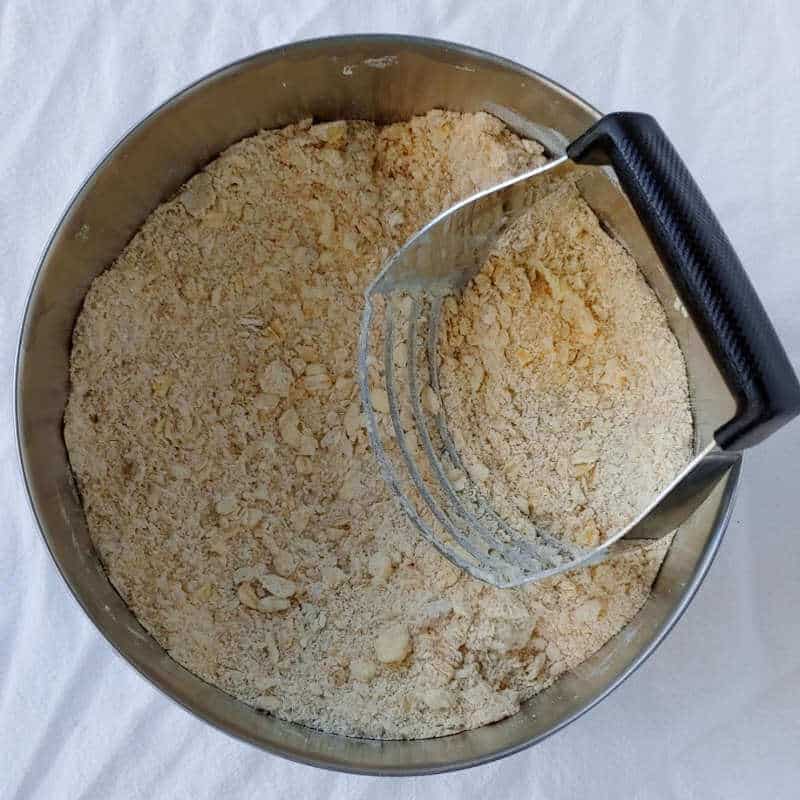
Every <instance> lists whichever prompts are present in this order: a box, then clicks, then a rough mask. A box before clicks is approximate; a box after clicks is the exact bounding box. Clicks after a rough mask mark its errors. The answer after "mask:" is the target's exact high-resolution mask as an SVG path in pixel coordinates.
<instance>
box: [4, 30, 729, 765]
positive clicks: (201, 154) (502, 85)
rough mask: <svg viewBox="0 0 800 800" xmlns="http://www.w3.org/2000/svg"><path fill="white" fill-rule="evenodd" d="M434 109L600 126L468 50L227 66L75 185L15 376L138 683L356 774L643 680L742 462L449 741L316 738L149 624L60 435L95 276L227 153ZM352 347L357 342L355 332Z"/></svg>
mask: <svg viewBox="0 0 800 800" xmlns="http://www.w3.org/2000/svg"><path fill="white" fill-rule="evenodd" d="M431 108H448V109H453V110H460V111H478V110H490V111H494V112H495V113H499V114H501V115H502V116H504V117H505V119H506V121H507V122H509V123H511V124H512V125H517V127H521V128H523V129H525V127H526V123H527V122H529V121H532V122H534V123H536V124H538V125H539V126H544V128H545V129H550V130H551V131H552V132H555V137H554V141H557V140H558V139H559V134H560V135H561V137H566V138H567V139H571V138H573V137H575V136H576V135H577V134H579V133H580V132H581V131H583V130H584V129H585V128H587V127H588V126H589V125H590V124H591V123H592V122H594V121H595V120H596V119H597V118H598V117H599V113H598V112H597V111H596V110H595V109H594V108H592V107H591V106H589V105H588V104H587V103H585V102H584V101H583V100H581V99H580V98H579V97H577V96H576V95H574V94H572V93H571V92H568V91H567V90H566V89H564V88H562V87H561V86H558V85H557V84H555V83H553V82H552V81H550V80H548V79H547V78H544V77H543V76H541V75H538V74H536V73H535V72H532V71H531V70H528V69H526V68H524V67H521V66H519V65H517V64H513V63H511V62H509V61H506V60H504V59H501V58H498V57H497V56H494V55H490V54H488V53H483V52H480V51H477V50H473V49H471V48H467V47H462V46H460V45H454V44H449V43H447V42H439V41H434V40H429V39H416V38H408V37H400V36H347V37H337V38H331V39H319V40H315V41H308V42H301V43H298V44H293V45H289V46H286V47H280V48H276V49H274V50H269V51H267V52H264V53H261V54H259V55H256V56H253V57H252V58H248V59H246V60H244V61H240V62H237V63H235V64H232V65H231V66H229V67H225V68H224V69H222V70H220V71H219V72H216V73H214V74H213V75H210V76H209V77H207V78H204V79H202V80H200V81H198V82H197V83H195V84H194V85H192V86H190V87H189V88H188V89H186V90H184V91H183V92H181V93H180V94H178V95H177V96H175V97H173V98H172V99H171V100H169V101H167V102H166V103H165V104H164V105H162V106H161V107H160V108H158V109H157V110H156V111H154V112H153V113H152V114H150V116H148V117H147V118H146V119H145V120H144V121H143V122H141V123H140V124H139V125H138V126H136V127H135V128H134V129H133V130H132V131H131V132H130V133H129V134H128V135H127V136H125V138H123V139H122V140H121V141H120V142H119V144H117V145H116V147H114V148H113V149H112V150H111V152H110V153H109V154H108V155H107V156H106V158H105V159H104V160H103V161H102V162H101V163H100V165H99V166H98V167H97V169H96V170H95V171H94V172H93V173H92V175H91V176H90V177H89V179H88V180H87V181H86V183H85V184H84V185H83V186H82V187H81V188H80V190H79V191H78V193H77V194H76V196H75V198H74V199H73V201H72V203H71V204H70V206H69V208H68V209H67V211H66V213H65V214H64V217H63V218H62V219H61V221H60V222H59V224H58V226H57V228H56V230H55V232H54V234H53V236H52V238H51V240H50V242H49V244H48V246H47V249H46V251H45V254H44V256H43V258H42V261H41V264H40V265H39V269H38V271H37V273H36V277H35V280H34V283H33V287H32V289H31V294H30V298H29V301H28V305H27V309H26V312H25V318H24V321H23V325H22V332H21V336H20V343H19V352H18V358H17V370H16V425H17V436H18V442H19V451H20V458H21V462H22V470H23V474H24V479H25V482H26V484H27V489H28V493H29V496H30V501H31V506H32V508H33V512H34V514H35V516H36V519H37V522H38V524H39V527H40V528H41V531H42V534H43V536H44V538H45V541H46V542H47V546H48V547H49V549H50V552H51V554H52V556H53V559H54V560H55V562H56V564H57V566H58V568H59V570H60V571H61V574H62V575H63V576H64V579H65V580H66V582H67V584H68V585H69V587H70V589H71V590H72V592H73V594H74V595H75V597H76V598H77V600H78V602H79V603H80V604H81V606H82V607H83V609H84V611H85V612H86V613H87V614H88V615H89V617H90V618H91V619H92V621H93V622H94V624H95V625H96V626H97V627H98V629H99V630H100V632H101V633H102V634H103V635H104V636H105V637H106V638H107V639H108V641H109V642H111V644H112V645H113V646H114V647H115V648H116V649H117V650H118V651H119V653H121V654H122V655H123V656H124V657H125V658H126V659H127V660H128V661H129V662H130V663H131V664H132V665H133V666H134V667H135V668H136V669H137V670H139V672H140V673H141V674H142V675H144V676H145V677H146V678H148V679H149V680H150V681H151V682H152V683H153V684H155V685H156V686H157V687H159V688H160V689H161V690H162V691H164V692H165V693H166V694H168V695H169V696H170V697H172V698H173V699H174V700H176V701H177V702H179V703H180V704H181V705H183V706H184V707H185V708H187V709H189V710H190V711H192V712H193V713H194V714H196V715H197V716H198V717H201V718H202V719H204V720H206V721H208V722H210V723H212V724H213V725H215V726H217V727H218V728H220V729H221V730H223V731H226V732H227V733H230V734H233V735H234V736H237V737H239V738H241V739H243V740H245V741H248V742H251V743H252V744H255V745H257V746H258V747H261V748H263V749H265V750H268V751H270V752H272V753H276V754H279V755H282V756H285V757H287V758H290V759H293V760H295V761H300V762H304V763H307V764H313V765H316V766H322V767H329V768H333V769H339V770H345V771H349V772H364V773H374V774H381V775H404V774H419V773H426V772H436V771H441V770H452V769H459V768H462V767H467V766H470V765H474V764H479V763H482V762H485V761H490V760H492V759H495V758H499V757H501V756H505V755H509V754H510V753H514V752H516V751H518V750H521V749H522V748H525V747H529V746H530V745H532V744H535V743H537V742H539V741H541V740H542V739H544V738H545V737H546V736H548V735H550V734H551V733H553V732H555V731H557V730H559V729H560V728H562V727H564V726H565V725H567V724H569V723H570V722H572V721H573V720H575V719H576V718H577V717H579V716H580V715H581V714H583V713H584V712H585V711H587V710H588V709H589V708H591V707H592V706H593V705H594V704H595V703H597V702H598V701H600V700H601V699H602V698H603V697H605V696H606V695H607V694H608V693H609V692H611V690H612V689H614V688H615V687H617V686H618V685H619V684H620V683H621V682H622V681H623V680H624V679H625V678H626V677H627V676H628V675H630V674H631V672H633V670H635V669H636V668H637V667H638V666H639V665H640V664H641V663H642V662H643V661H644V660H645V659H646V658H647V657H648V656H649V655H650V654H651V653H652V652H653V650H654V649H655V648H656V646H657V645H658V644H659V643H660V642H661V641H662V640H663V638H664V637H665V636H666V634H667V633H668V631H669V630H670V628H671V627H672V625H674V624H675V622H676V620H677V619H678V617H680V615H681V614H682V612H683V611H684V609H685V608H686V606H687V605H688V603H689V601H690V600H691V598H692V596H693V595H694V593H695V591H696V590H697V588H698V586H699V584H700V582H701V581H702V579H703V576H704V575H705V573H706V571H707V569H708V567H709V564H710V563H711V560H712V559H713V557H714V554H715V552H716V550H717V547H718V546H719V543H720V540H721V538H722V535H723V532H724V530H725V526H726V524H727V522H728V517H729V515H730V511H731V502H732V498H733V494H734V490H735V487H736V484H737V482H738V477H739V469H738V464H737V465H736V466H735V467H734V468H733V469H732V470H731V472H730V473H729V474H728V476H727V477H726V478H725V479H724V480H723V481H722V482H721V483H720V485H719V486H718V487H717V488H716V490H715V491H714V493H713V494H712V496H711V497H710V498H709V500H708V501H707V502H706V503H705V504H704V505H703V506H702V507H701V508H700V509H699V510H698V511H697V512H696V513H695V514H694V516H693V517H692V519H691V520H690V521H689V523H687V524H686V525H684V527H683V528H682V530H681V532H680V535H679V536H678V537H677V538H676V540H675V543H674V544H673V546H672V548H671V549H670V551H669V554H668V556H667V558H666V561H665V562H664V565H663V567H662V569H661V571H660V573H659V575H658V578H657V580H656V583H655V586H654V587H653V593H652V595H651V597H650V599H649V600H648V601H647V603H646V605H645V606H644V608H643V609H642V611H641V612H640V613H639V615H638V616H637V617H636V618H635V619H634V620H633V622H632V623H631V624H630V625H628V626H627V627H626V628H625V629H624V631H623V632H622V633H620V634H619V635H618V636H616V637H614V638H613V639H612V640H611V641H609V642H608V643H607V644H606V645H605V646H604V647H603V648H602V649H601V650H600V651H599V652H597V653H596V654H595V655H594V656H592V657H591V658H590V659H588V660H587V661H586V662H584V663H583V664H582V665H581V666H579V667H578V668H577V669H575V670H574V671H573V672H571V673H569V674H567V675H565V676H563V677H562V678H561V679H560V680H559V681H558V682H557V683H556V684H555V685H553V686H552V687H550V688H549V689H547V690H546V691H544V692H542V693H541V694H539V695H537V696H536V697H534V698H533V699H532V700H530V701H529V702H528V703H526V704H525V705H524V707H523V708H522V710H521V711H520V712H519V713H518V714H516V715H515V716H513V717H511V718H509V719H506V720H503V721H502V722H498V723H495V724H493V725H489V726H486V727H483V728H480V729H478V730H474V731H469V732H466V733H459V734H456V735H453V736H448V737H444V738H441V739H429V740H422V741H408V742H401V741H387V742H378V741H370V740H363V739H349V738H346V737H343V736H335V735H331V734H325V733H319V732H317V731H314V730H311V729H309V728H305V727H302V726H299V725H295V724H291V723H286V722H281V721H279V720H277V719H275V718H273V717H271V716H269V715H267V714H264V713H261V712H258V711H255V710H254V709H252V708H250V707H249V706H246V705H244V704H243V703H241V702H239V701H237V700H235V699H234V698H232V697H230V696H229V695H227V694H225V693H224V692H222V691H220V690H219V689H216V688H215V687H213V686H210V685H209V684H207V683H205V682H203V681H202V680H200V679H199V678H197V677H195V676H194V675H192V674H191V673H190V672H188V671H187V670H185V669H183V668H182V667H181V666H179V665H178V664H176V663H175V662H174V661H173V660H172V659H171V658H170V657H169V656H168V655H167V654H166V653H165V651H164V650H163V649H162V648H161V647H160V645H158V644H157V643H156V642H155V640H154V639H152V638H151V637H150V636H149V635H148V634H147V633H146V632H145V630H144V629H143V628H142V627H141V626H140V625H139V623H138V622H137V621H136V619H135V617H134V616H133V615H132V614H131V612H130V611H129V610H128V608H127V607H126V606H125V604H124V603H123V602H122V600H121V598H120V597H119V595H118V594H117V593H116V591H115V590H114V589H113V587H112V586H111V584H110V583H109V582H108V579H107V578H106V575H105V573H104V572H103V569H102V567H101V566H100V563H99V561H98V559H97V556H96V555H95V552H94V550H93V548H92V544H91V541H90V539H89V535H88V532H87V529H86V521H85V518H84V514H83V511H82V509H81V504H80V500H79V497H78V494H77V492H76V489H75V485H74V483H73V479H72V474H71V471H70V467H69V462H68V459H67V453H66V450H65V446H64V441H63V437H62V415H63V412H64V406H65V402H66V398H67V392H68V388H69V369H68V363H69V350H70V342H71V334H72V327H73V324H74V322H75V318H76V316H77V314H78V311H79V309H80V307H81V303H82V302H83V298H84V295H85V294H86V290H87V289H88V287H89V285H90V283H91V282H92V280H93V279H94V278H95V277H96V276H97V275H98V274H99V273H101V272H102V271H103V270H104V269H105V268H106V267H107V266H108V265H109V264H110V263H111V262H112V260H113V259H114V258H115V257H116V256H117V255H118V254H119V252H120V251H121V250H122V249H123V247H124V246H125V244H126V243H127V242H128V240H129V239H130V238H131V236H132V234H133V233H134V232H135V231H136V229H137V228H138V227H139V226H140V225H141V224H142V222H144V220H145V218H146V217H147V216H148V214H150V212H151V211H152V210H153V209H154V208H155V207H156V206H157V205H158V204H159V203H161V202H162V201H163V200H165V199H166V198H167V197H169V196H170V195H171V194H172V193H173V192H174V191H175V190H176V189H177V188H178V187H179V186H180V185H181V183H183V181H185V180H186V179H187V178H188V177H189V176H190V175H191V174H192V173H194V172H195V171H196V170H198V169H199V168H200V167H202V166H203V165H204V164H205V163H206V162H208V161H209V160H210V159H211V158H213V157H214V156H216V155H217V154H218V153H219V152H220V151H221V150H223V149H224V148H225V147H227V146H228V145H230V144H231V143H233V142H235V141H237V140H238V139H241V138H242V137H244V136H247V135H248V134H252V133H254V132H255V131H257V130H258V129H261V128H275V127H278V126H282V125H285V124H287V123H290V122H293V121H296V120H298V119H301V118H303V117H308V116H313V117H314V118H315V119H317V120H330V119H341V118H356V119H370V120H375V121H376V122H388V121H394V120H401V119H406V118H408V117H410V116H412V115H413V114H417V113H421V112H424V111H427V110H428V109H431ZM354 335H355V332H354Z"/></svg>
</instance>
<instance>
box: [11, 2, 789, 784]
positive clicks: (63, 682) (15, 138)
mask: <svg viewBox="0 0 800 800" xmlns="http://www.w3.org/2000/svg"><path fill="white" fill-rule="evenodd" d="M645 6H647V8H648V9H649V10H647V11H645V10H644V7H645ZM799 8H800V7H798V5H797V4H796V3H794V2H793V0H785V2H775V1H774V0H765V1H764V2H755V0H754V2H738V3H737V2H732V1H731V0H719V1H718V2H713V1H712V0H706V1H705V2H703V3H685V2H674V1H671V2H667V1H666V0H665V1H664V2H648V3H639V2H635V0H626V1H624V2H623V0H591V1H589V0H584V1H581V0H549V1H548V2H530V3H525V2H514V1H512V0H509V1H508V2H498V1H497V0H493V2H491V3H490V2H488V1H487V0H484V1H483V2H481V3H477V2H475V3H472V4H469V3H468V2H464V0H462V2H453V0H421V1H419V2H417V0H395V2H391V3H388V2H387V3H380V2H374V0H339V2H331V1H330V0H295V1H294V2H286V3H281V2H274V0H273V2H270V0H264V1H263V2H246V1H245V0H241V1H240V2H224V0H215V2H209V1H208V0H170V2H163V1H161V0H147V1H146V2H145V1H144V0H139V2H121V1H120V2H113V3H111V2H96V3H80V2H57V1H56V0H49V1H47V0H39V1H38V2H36V0H0V281H1V282H2V286H3V291H2V292H0V330H2V336H0V343H1V344H0V373H1V374H2V380H0V400H1V401H2V411H3V414H4V417H3V424H2V426H0V498H2V508H3V517H4V519H3V529H2V534H1V535H0V796H2V797H4V798H5V797H18V798H33V797H37V798H72V797H86V798H119V797H143V798H144V797H158V798H173V797H174V798H188V797H191V798H233V797H240V796H259V797H270V798H274V800H280V799H281V798H291V799H292V800H294V798H298V797H331V798H360V797H364V798H377V797H379V798H395V797H397V798H400V797H404V798H415V797H420V798H422V797H425V798H449V797H453V798H455V797H458V798H472V797H475V798H478V797H487V796H489V797H531V798H532V797H536V798H560V797H579V796H588V797H592V798H597V800H601V799H602V798H607V797H615V798H617V797H619V798H695V797H697V798H715V797H724V798H728V800H733V798H754V797H765V798H767V797H769V798H789V797H797V796H798V793H799V792H800V786H798V784H800V719H799V718H800V603H799V602H798V600H800V578H799V577H798V575H800V542H799V541H798V534H799V533H800V526H798V522H797V510H796V509H797V502H798V475H799V470H798V463H800V423H798V424H795V425H794V426H792V427H791V428H790V429H788V430H787V431H785V433H783V434H781V435H780V436H776V437H775V438H774V439H773V440H771V441H769V442H768V443H766V444H764V445H763V446H762V447H760V448H759V449H758V450H757V451H755V452H753V453H752V455H751V456H750V457H749V458H748V460H747V462H746V467H745V474H744V479H743V485H742V489H741V492H740V495H739V499H738V502H737V505H736V509H735V512H734V515H733V520H732V522H731V525H730V529H729V532H728V535H727V539H726V541H725V542H724V544H723V547H722V550H721V552H720V555H719V557H718V559H717V561H716V563H715V564H714V566H713V568H712V571H711V574H710V576H709V578H708V580H707V581H706V582H705V584H704V585H703V587H702V589H701V590H700V592H699V594H698V596H697V598H696V599H695V601H694V603H693V604H692V606H691V608H690V609H689V611H688V612H687V614H686V616H685V617H684V618H683V620H682V621H681V622H680V623H679V625H678V626H677V628H676V629H675V631H674V632H673V633H672V634H671V635H670V637H669V638H668V640H667V641H666V643H665V644H664V645H663V646H662V647H661V649H660V650H659V651H658V653H657V654H656V656H655V657H654V658H653V659H651V660H650V661H649V662H648V663H647V664H646V665H645V666H644V667H643V668H642V669H641V670H639V671H638V672H637V673H636V674H635V675H634V676H633V677H632V678H631V679H630V680H629V681H628V682H627V683H626V684H625V685H624V686H623V687H622V688H621V689H620V690H618V691H617V692H616V693H614V694H613V695H612V696H611V697H610V698H608V699H607V700H606V701H604V702H603V703H602V704H601V705H600V706H599V707H597V708H596V709H595V710H593V711H592V712H590V713H589V714H588V715H587V716H585V717H584V718H583V719H581V720H580V721H579V722H578V723H576V724H575V725H573V726H571V727H570V728H568V729H567V730H565V731H563V732H561V733H559V734H557V735H556V736H554V737H552V738H550V739H549V740H547V741H546V742H545V743H543V744H541V745H540V746H538V747H536V748H535V749H533V750H528V751H527V752H523V753H521V754H519V755H517V756H515V757H512V758H509V759H506V760H503V761H501V762H499V763H495V764H491V765H488V766H485V767H480V768H476V769H473V770H469V771H468V772H462V773H456V774H450V775H443V776H434V777H427V778H416V779H389V780H381V779H377V778H367V777H353V776H346V775H340V774H334V773H330V772H324V771H321V770H316V769H312V768H309V767H304V766H299V765H296V764H291V763H289V762H287V761H284V760H282V759H279V758H275V757H272V756H269V755H266V754H264V753H262V752H259V751H258V750H256V749H254V748H252V747H249V746H247V745H244V744H241V743H239V742H237V741H234V740H233V739H231V738H228V737H227V736H225V735H223V734H221V733H218V732H217V731H215V730H213V729H212V728H210V727H209V726H207V725H205V724H203V723H202V722H199V721H198V720H196V719H194V718H193V717H191V716H190V715H189V714H187V713H186V712H184V711H183V710H181V709H180V708H178V707H177V706H176V705H174V704H173V703H172V702H171V701H169V700H167V699H166V698H164V697H162V696H161V695H160V694H159V693H158V692H157V691H156V690H155V689H153V688H152V687H151V686H150V685H149V684H148V683H147V682H146V681H145V680H144V679H142V678H141V677H139V676H138V675H137V674H136V673H135V672H134V671H133V670H132V669H131V668H130V667H129V666H127V664H125V663H124V662H123V661H122V660H121V659H120V658H118V657H117V656H116V655H115V654H114V653H113V652H112V650H111V648H110V646H109V645H107V644H106V643H105V641H104V640H103V639H102V637H101V636H100V634H99V633H98V632H97V631H96V630H95V629H94V628H93V627H92V626H91V624H90V623H89V622H88V621H87V620H86V619H85V618H84V616H83V614H82V612H81V611H80V609H79V608H78V606H77V604H76V603H75V602H74V600H73V599H72V598H71V596H70V595H69V593H68V592H67V590H66V588H65V586H64V584H63V583H62V581H61V578H60V577H59V576H58V574H57V572H56V569H55V567H54V566H53V564H52V563H51V561H50V557H49V556H48V554H47V552H46V550H45V548H44V545H43V543H42V541H41V539H40V537H39V534H38V532H37V531H36V529H35V527H34V524H33V522H32V519H31V515H30V512H29V510H28V506H27V503H26V500H25V497H24V494H23V491H22V488H21V483H20V480H19V478H18V467H17V456H16V451H15V447H14V440H13V434H12V425H11V390H10V387H11V382H12V364H13V358H14V349H15V345H16V337H17V329H18V324H19V319H20V314H21V311H22V307H23V303H24V301H25V296H26V293H27V290H28V286H29V282H30V279H31V275H32V273H33V270H34V268H35V266H36V262H37V259H38V257H39V254H40V251H41V248H42V246H43V244H44V242H45V240H46V238H47V236H48V234H49V232H50V230H51V228H52V227H53V225H54V224H55V222H56V221H57V220H58V218H59V216H60V214H61V212H62V210H63V208H64V206H65V204H66V203H67V202H68V200H69V198H70V196H71V195H72V193H73V192H74V191H75V189H76V187H77V186H78V185H79V183H80V182H81V180H82V179H83V178H84V177H85V176H86V174H87V173H88V172H89V170H90V169H91V168H92V167H93V166H94V164H95V163H96V162H97V161H98V159H99V158H100V157H101V156H102V155H103V153H104V152H105V150H106V149H107V148H108V147H109V145H111V144H112V143H113V142H114V141H115V140H116V139H117V138H118V137H119V136H120V134H121V133H122V132H124V131H125V130H126V129H127V128H128V127H129V126H130V125H132V124H133V123H134V122H136V121H137V120H139V119H140V118H141V117H142V116H143V115H144V114H145V113H146V112H148V111H149V110H150V109H152V108H153V107H154V106H155V105H156V104H158V103H159V102H161V101H162V100H163V99H165V98H167V97H168V96H170V95H171V94H173V93H174V92H175V91H176V90H178V89H180V88H181V87H183V86H184V85H186V84H187V83H188V82H190V81H192V80H194V79H196V78H198V77H199V76H201V75H203V74H205V73H207V72H209V71H210V70H213V69H215V68H217V67H219V66H221V65H223V64H225V63H226V62H229V61H232V60H234V59H237V58H240V57H242V56H245V55H247V54H250V53H253V52H255V51H257V50H260V49H263V48H267V47H272V46H274V45H277V44H280V43H283V42H288V41H292V40H296V39H302V38H308V37H314V36H321V35H328V34H333V33H352V32H370V31H372V32H377V31H382V32H398V33H414V34H422V35H426V36H434V37H441V38H446V39H451V40H454V41H461V42H464V43H467V44H471V45H475V46H478V47H481V48H485V49H487V50H491V51H494V52H496V53H500V54H503V55H505V56H508V57H510V58H512V59H516V60H518V61H520V62H522V63H524V64H527V65H529V66H531V67H533V68H535V69H537V70H540V71H541V72H544V73H545V74H546V75H549V76H551V77H553V78H555V79H556V80H558V81H560V82H562V83H564V84H565V85H567V86H569V87H571V88H573V89H575V90H576V91H577V92H578V93H579V94H581V95H583V96H584V97H586V98H588V99H589V100H590V101H591V102H593V103H594V104H595V105H597V106H598V107H599V108H601V109H604V110H612V109H637V110H646V111H649V112H651V113H653V114H654V115H655V116H656V117H657V118H658V119H659V120H660V121H661V122H662V125H663V126H664V127H665V128H666V130H667V131H668V132H669V134H670V135H671V137H672V138H673V141H674V142H675V144H676V146H677V147H678V149H679V150H680V151H681V152H682V153H683V155H684V157H685V159H686V161H687V162H688V164H689V166H690V167H691V169H692V170H693V171H694V174H695V176H696V177H697V179H698V181H699V183H700V184H701V185H702V187H703V188H704V190H705V191H706V194H707V196H708V198H709V200H710V201H711V203H712V205H713V206H714V207H715V209H716V210H717V212H718V214H719V216H720V218H721V220H722V222H723V224H724V225H725V227H726V228H727V230H728V232H729V234H730V236H731V238H732V240H733V242H734V244H735V245H736V247H737V248H738V250H739V253H740V255H741V257H742V260H743V261H744V263H745V264H746V265H748V268H749V270H750V274H751V276H752V279H753V282H754V283H755V285H756V288H757V289H758V291H759V292H760V294H761V297H762V299H763V300H764V303H765V305H766V306H767V309H768V310H769V312H770V313H771V315H772V318H773V320H774V322H775V325H776V327H777V329H778V331H779V333H780V334H781V336H782V337H783V339H784V341H785V343H786V345H787V349H788V350H789V352H790V354H791V355H792V357H793V359H794V363H795V365H796V366H800V317H798V311H797V310H798V308H800V264H799V263H798V258H800V256H798V254H800V211H798V201H797V195H798V193H799V192H800V133H798V129H799V128H800V94H798V92H799V91H800V90H799V89H798V87H800V56H798V34H800V10H798V9H799Z"/></svg>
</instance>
